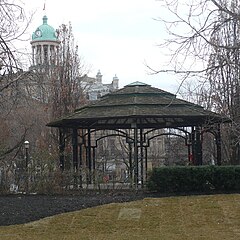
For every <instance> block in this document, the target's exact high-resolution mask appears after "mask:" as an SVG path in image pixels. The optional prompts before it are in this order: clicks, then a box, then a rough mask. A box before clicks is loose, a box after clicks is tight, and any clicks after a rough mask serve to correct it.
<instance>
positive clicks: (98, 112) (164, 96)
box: [47, 82, 223, 129]
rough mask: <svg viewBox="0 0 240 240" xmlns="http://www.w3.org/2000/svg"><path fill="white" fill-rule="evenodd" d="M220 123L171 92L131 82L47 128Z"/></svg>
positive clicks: (109, 127) (216, 118)
mask: <svg viewBox="0 0 240 240" xmlns="http://www.w3.org/2000/svg"><path fill="white" fill-rule="evenodd" d="M221 122H223V118H222V117H221V116H220V115H219V114H216V113H214V112H212V111H207V110H205V109H204V108H203V107H201V106H199V105H196V104H193V103H190V102H188V101H184V100H182V99H178V98H177V97H176V95H174V94H172V93H169V92H166V91H164V90H161V89H158V88H155V87H151V86H150V85H148V84H145V83H141V82H134V83H131V84H129V85H126V86H125V87H124V88H122V89H119V90H118V91H115V92H113V93H110V94H107V95H105V96H103V97H102V98H100V99H99V100H97V101H95V102H93V103H91V104H88V105H85V106H83V107H81V108H79V109H77V110H75V112H74V113H73V114H71V115H68V116H66V117H62V118H61V119H59V120H56V121H53V122H50V123H49V124H47V126H49V127H58V128H80V129H81V128H82V129H130V128H133V126H135V127H137V128H142V129H147V128H165V127H170V128H171V127H189V126H198V125H203V124H210V125H211V124H214V123H221Z"/></svg>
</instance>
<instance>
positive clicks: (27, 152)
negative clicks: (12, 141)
mask: <svg viewBox="0 0 240 240" xmlns="http://www.w3.org/2000/svg"><path fill="white" fill-rule="evenodd" d="M24 147H25V158H26V159H25V160H26V161H25V164H26V165H25V172H26V186H25V187H26V189H25V190H26V193H27V192H28V162H29V141H25V142H24Z"/></svg>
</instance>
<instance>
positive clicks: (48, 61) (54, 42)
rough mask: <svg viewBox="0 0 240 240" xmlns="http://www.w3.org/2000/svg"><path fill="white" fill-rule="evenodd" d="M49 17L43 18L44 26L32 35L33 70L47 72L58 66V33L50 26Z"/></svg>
mask: <svg viewBox="0 0 240 240" xmlns="http://www.w3.org/2000/svg"><path fill="white" fill-rule="evenodd" d="M47 20H48V18H47V16H44V17H43V24H42V25H40V26H39V27H38V28H37V29H36V30H35V31H34V32H33V34H32V41H31V45H32V66H31V67H30V69H31V70H38V71H40V72H45V71H46V70H47V69H50V68H52V67H54V66H57V65H58V56H59V45H60V41H59V40H58V33H57V31H56V30H55V29H54V28H53V27H51V26H50V25H48V23H47Z"/></svg>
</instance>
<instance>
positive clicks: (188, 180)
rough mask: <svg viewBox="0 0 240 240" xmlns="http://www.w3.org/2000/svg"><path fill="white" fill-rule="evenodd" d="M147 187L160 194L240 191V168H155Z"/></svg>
mask: <svg viewBox="0 0 240 240" xmlns="http://www.w3.org/2000/svg"><path fill="white" fill-rule="evenodd" d="M147 187H148V189H149V190H151V191H157V192H160V193H180V192H182V193H188V192H212V191H239V190H240V166H186V167H179V166H178V167H161V168H155V169H153V170H152V171H151V172H150V174H149V179H148V182H147Z"/></svg>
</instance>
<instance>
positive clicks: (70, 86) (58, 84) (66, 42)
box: [50, 23, 87, 118]
mask: <svg viewBox="0 0 240 240" xmlns="http://www.w3.org/2000/svg"><path fill="white" fill-rule="evenodd" d="M58 32H59V40H60V41H61V44H60V54H59V64H58V66H57V68H56V69H55V73H54V74H52V75H51V76H50V82H51V89H50V91H51V93H50V99H51V102H52V118H57V117H62V116H64V115H66V114H69V113H71V112H73V111H74V110H75V109H76V108H77V107H80V106H81V104H82V103H83V102H84V98H83V94H82V87H81V81H80V79H81V76H82V75H83V74H85V73H86V71H87V68H86V67H85V64H84V61H83V60H82V59H81V57H80V56H79V54H78V46H77V45H76V44H75V40H74V36H73V32H72V26H71V23H69V25H68V26H67V25H65V24H62V25H61V26H60V27H59V29H58Z"/></svg>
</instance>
